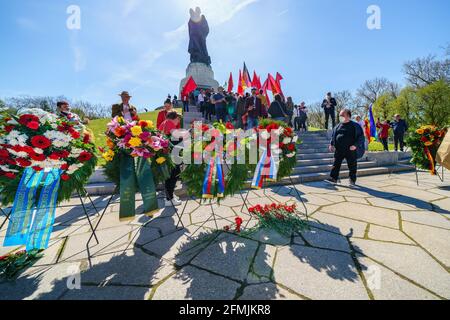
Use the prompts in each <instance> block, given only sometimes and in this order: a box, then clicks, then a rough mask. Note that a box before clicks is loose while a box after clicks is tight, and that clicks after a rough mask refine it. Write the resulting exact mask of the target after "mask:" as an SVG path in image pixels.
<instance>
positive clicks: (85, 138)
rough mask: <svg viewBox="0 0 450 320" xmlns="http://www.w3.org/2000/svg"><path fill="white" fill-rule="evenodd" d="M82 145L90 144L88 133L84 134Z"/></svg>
mask: <svg viewBox="0 0 450 320" xmlns="http://www.w3.org/2000/svg"><path fill="white" fill-rule="evenodd" d="M83 143H84V144H88V143H91V136H90V135H89V134H88V133H85V134H84V138H83Z"/></svg>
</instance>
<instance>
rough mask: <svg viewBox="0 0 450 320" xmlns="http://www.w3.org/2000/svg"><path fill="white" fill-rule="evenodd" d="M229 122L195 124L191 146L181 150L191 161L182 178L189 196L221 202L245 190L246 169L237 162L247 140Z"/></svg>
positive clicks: (242, 162) (188, 162)
mask: <svg viewBox="0 0 450 320" xmlns="http://www.w3.org/2000/svg"><path fill="white" fill-rule="evenodd" d="M241 133H242V131H240V130H235V128H234V126H233V125H232V124H231V123H214V124H213V125H207V124H204V123H201V122H198V123H194V124H193V125H192V130H191V134H192V136H191V139H192V140H191V144H190V145H189V146H187V147H186V148H185V150H184V152H185V155H184V156H185V158H186V157H189V156H190V159H189V160H190V161H186V159H185V162H187V165H186V167H185V170H184V171H183V173H182V175H181V177H182V180H183V182H184V184H185V185H186V186H187V189H188V193H189V194H190V195H191V196H195V197H197V198H200V199H201V198H203V199H218V200H220V199H223V198H226V197H228V196H231V195H234V194H236V193H237V192H239V191H240V190H242V188H243V187H244V185H245V183H246V181H247V178H248V172H249V167H248V165H247V163H246V162H245V159H244V160H243V161H240V156H241V155H242V151H243V152H245V150H246V145H247V144H248V142H249V139H248V138H245V137H242V135H241Z"/></svg>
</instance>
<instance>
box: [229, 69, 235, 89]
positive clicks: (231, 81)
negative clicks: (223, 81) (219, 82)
mask: <svg viewBox="0 0 450 320" xmlns="http://www.w3.org/2000/svg"><path fill="white" fill-rule="evenodd" d="M233 87H234V82H233V73H231V72H230V80H228V92H233Z"/></svg>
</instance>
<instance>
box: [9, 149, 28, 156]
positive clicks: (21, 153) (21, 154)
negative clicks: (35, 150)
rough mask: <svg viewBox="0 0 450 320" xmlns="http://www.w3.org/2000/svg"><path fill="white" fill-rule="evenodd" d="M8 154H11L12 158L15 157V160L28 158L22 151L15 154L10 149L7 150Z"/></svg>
mask: <svg viewBox="0 0 450 320" xmlns="http://www.w3.org/2000/svg"><path fill="white" fill-rule="evenodd" d="M8 151H9V153H11V154H12V155H13V156H16V157H17V158H28V153H26V152H24V151H20V152H16V151H14V150H12V149H8Z"/></svg>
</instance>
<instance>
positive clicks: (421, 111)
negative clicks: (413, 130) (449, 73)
mask: <svg viewBox="0 0 450 320" xmlns="http://www.w3.org/2000/svg"><path fill="white" fill-rule="evenodd" d="M417 95H418V97H419V98H420V100H421V101H420V102H421V103H420V104H419V106H418V108H417V111H418V115H419V117H420V120H421V124H431V125H435V126H438V127H442V126H447V125H448V124H449V123H450V85H449V84H448V83H446V82H445V81H443V80H440V81H437V82H434V83H432V84H430V85H428V86H426V87H423V88H421V89H419V90H418V92H417Z"/></svg>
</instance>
